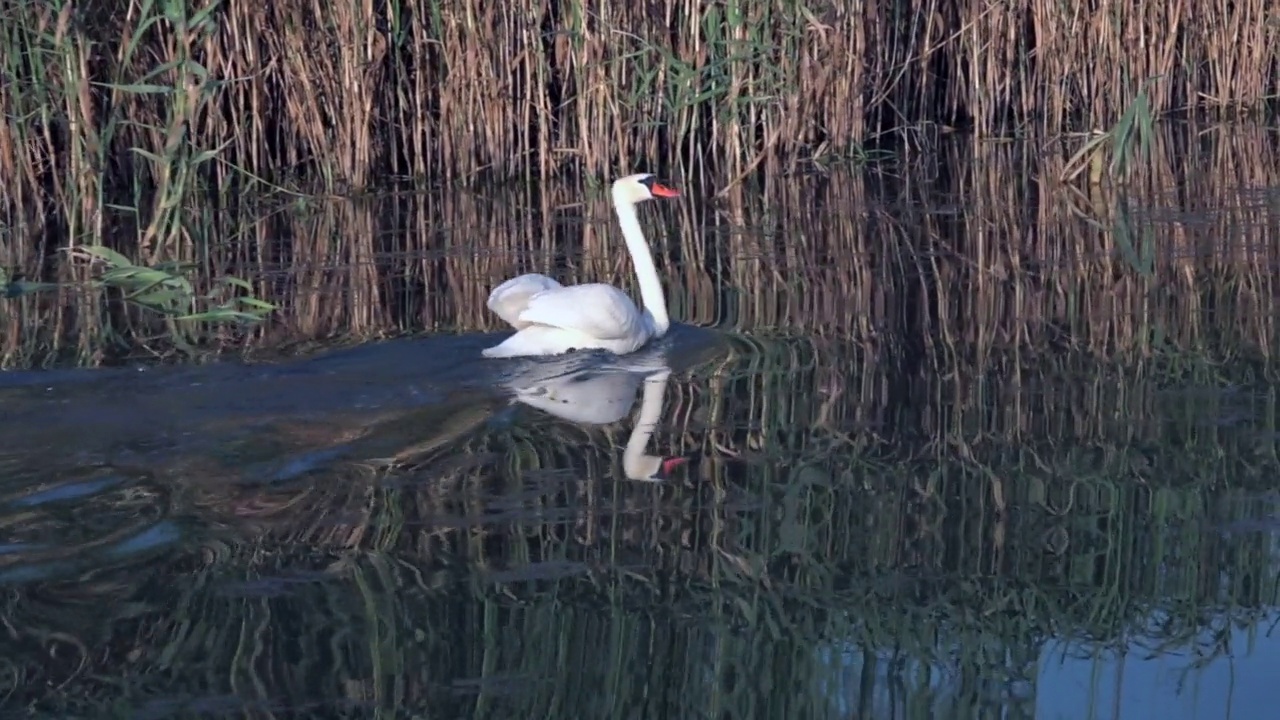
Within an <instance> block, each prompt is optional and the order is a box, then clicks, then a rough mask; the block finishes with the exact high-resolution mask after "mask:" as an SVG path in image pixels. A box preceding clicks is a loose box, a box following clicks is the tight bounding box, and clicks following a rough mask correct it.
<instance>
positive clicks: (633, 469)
mask: <svg viewBox="0 0 1280 720" xmlns="http://www.w3.org/2000/svg"><path fill="white" fill-rule="evenodd" d="M670 375H671V371H670V370H665V369H664V370H662V371H659V372H657V373H654V374H653V375H650V376H649V377H647V378H645V380H644V395H643V397H642V399H641V401H640V416H639V417H638V418H637V419H636V424H635V427H634V428H632V430H631V437H630V438H629V439H628V440H627V447H626V449H625V450H624V451H623V453H622V470H623V472H625V473H626V475H627V477H629V478H631V479H632V480H652V479H654V475H656V474H657V473H658V471H659V469H661V467H662V458H661V457H658V456H656V455H646V454H645V452H644V449H645V447H646V446H648V444H649V439H650V438H651V437H653V431H654V429H655V428H656V427H657V425H658V418H660V417H662V401H663V397H664V395H665V394H666V391H667V378H668V377H669V376H670Z"/></svg>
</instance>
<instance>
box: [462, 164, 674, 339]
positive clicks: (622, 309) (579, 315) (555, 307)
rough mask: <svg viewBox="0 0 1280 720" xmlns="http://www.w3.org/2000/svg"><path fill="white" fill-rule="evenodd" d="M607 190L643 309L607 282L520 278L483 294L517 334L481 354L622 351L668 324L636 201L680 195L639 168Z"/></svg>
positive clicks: (663, 330) (533, 276)
mask: <svg viewBox="0 0 1280 720" xmlns="http://www.w3.org/2000/svg"><path fill="white" fill-rule="evenodd" d="M611 194H612V196H613V207H614V210H615V211H616V212H617V213H618V224H619V225H621V226H622V236H623V237H624V238H625V239H626V241H627V250H628V251H630V253H631V262H632V263H633V264H634V265H635V269H636V276H637V277H638V278H639V279H640V298H641V300H643V301H644V312H643V313H642V312H640V310H638V309H637V308H636V305H635V303H634V302H632V301H631V298H629V297H627V294H626V293H624V292H622V291H621V290H619V289H618V288H616V287H613V286H612V285H606V284H604V283H590V284H587V285H571V286H569V287H564V286H563V285H561V284H560V283H558V282H556V281H555V280H552V279H551V278H549V277H547V276H546V275H539V274H537V273H531V274H528V275H521V276H519V277H515V278H512V279H510V280H508V281H506V282H504V283H502V284H501V285H499V286H498V287H496V288H494V289H493V292H491V293H489V302H488V307H489V309H490V310H492V311H493V312H494V313H496V314H497V315H498V317H500V318H502V319H503V320H505V321H507V322H508V323H510V324H511V326H512V327H514V328H515V329H516V334H515V335H512V336H511V337H509V338H507V339H506V340H503V341H502V342H501V343H499V344H497V345H494V346H493V347H491V348H486V349H485V350H483V351H482V354H483V355H484V356H485V357H491V358H495V357H519V356H525V355H559V354H560V353H565V352H570V351H573V350H608V351H610V352H612V353H614V354H617V355H625V354H627V353H630V352H634V351H636V350H637V349H639V348H640V347H642V346H644V344H645V343H646V342H648V341H649V340H650V339H651V338H658V337H662V336H663V335H665V334H666V332H667V328H668V327H670V326H671V320H670V318H669V317H667V301H666V298H664V297H663V295H662V281H661V280H659V279H658V271H657V269H656V268H654V265H653V255H652V254H651V253H650V252H649V243H648V242H646V241H645V239H644V232H643V231H641V230H640V221H639V220H637V219H636V205H637V204H638V203H641V202H644V201H645V200H652V199H654V198H655V197H679V195H680V193H678V192H676V191H675V190H672V189H671V188H669V187H666V186H665V185H662V184H660V183H658V182H657V181H656V180H655V179H654V176H653V175H650V174H649V173H639V174H637V175H628V176H627V177H624V178H621V179H619V180H617V181H615V182H614V183H613V190H612V193H611Z"/></svg>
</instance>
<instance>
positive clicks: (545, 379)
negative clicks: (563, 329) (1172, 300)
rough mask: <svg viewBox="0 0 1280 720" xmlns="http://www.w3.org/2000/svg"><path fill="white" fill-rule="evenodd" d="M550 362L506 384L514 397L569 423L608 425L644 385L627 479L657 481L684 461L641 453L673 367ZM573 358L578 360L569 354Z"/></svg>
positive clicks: (625, 459) (626, 455)
mask: <svg viewBox="0 0 1280 720" xmlns="http://www.w3.org/2000/svg"><path fill="white" fill-rule="evenodd" d="M567 360H571V358H565V359H564V360H554V361H551V363H552V364H550V365H547V364H540V365H533V366H531V367H529V368H527V369H526V370H525V371H524V372H522V373H520V374H518V375H516V376H515V377H513V378H511V379H510V380H508V381H507V382H506V387H507V388H508V389H509V390H510V391H511V392H512V393H514V398H513V399H514V400H515V401H516V402H519V403H523V404H525V405H528V406H530V407H534V408H537V409H539V410H541V411H543V412H546V413H550V414H552V415H555V416H556V417H560V418H564V419H565V420H568V421H570V422H575V423H581V424H584V425H608V424H610V423H615V422H617V421H619V420H621V419H622V418H623V417H625V416H626V415H627V413H628V412H629V411H630V410H631V408H632V407H633V406H634V405H635V402H636V390H637V388H638V387H639V386H640V385H641V384H643V385H644V392H643V393H642V399H641V403H640V413H639V416H638V417H637V418H636V423H635V425H634V426H633V427H632V429H631V436H630V438H628V440H627V446H626V448H625V449H624V450H623V452H622V472H623V474H624V475H626V477H627V478H628V479H631V480H643V481H648V482H660V481H663V480H666V479H668V478H669V477H671V474H672V472H673V471H674V470H675V469H676V468H677V467H679V466H681V465H683V464H685V463H686V462H688V460H689V458H687V457H683V456H679V455H677V456H661V455H650V454H648V453H646V452H645V448H646V447H647V446H648V445H649V440H650V438H652V437H653V432H654V430H655V429H656V428H657V425H658V420H659V419H660V418H661V417H662V405H663V400H664V398H665V396H666V391H667V379H668V378H669V377H670V376H671V368H670V367H669V366H667V365H665V364H663V363H662V362H661V360H659V361H657V362H650V363H644V364H641V365H631V364H628V365H604V366H600V365H598V364H595V363H593V364H583V363H580V362H566V361H567ZM572 360H576V358H572Z"/></svg>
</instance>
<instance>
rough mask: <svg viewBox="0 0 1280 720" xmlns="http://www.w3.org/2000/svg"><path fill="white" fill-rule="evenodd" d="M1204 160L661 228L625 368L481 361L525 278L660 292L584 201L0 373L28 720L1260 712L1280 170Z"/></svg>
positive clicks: (4, 504) (742, 209)
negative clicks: (244, 330) (220, 339)
mask: <svg viewBox="0 0 1280 720" xmlns="http://www.w3.org/2000/svg"><path fill="white" fill-rule="evenodd" d="M1195 137H1198V136H1195V135H1194V134H1188V133H1187V132H1186V131H1185V130H1181V131H1180V130H1169V131H1168V132H1167V134H1166V135H1163V136H1162V137H1161V139H1160V141H1159V142H1158V143H1157V148H1156V151H1157V154H1158V157H1160V158H1166V159H1168V160H1167V162H1166V163H1164V164H1162V163H1160V162H1153V163H1152V166H1151V168H1150V171H1149V173H1148V175H1147V176H1146V177H1145V180H1144V181H1143V182H1141V183H1137V184H1136V185H1135V186H1133V187H1131V188H1130V189H1129V191H1128V192H1119V191H1118V190H1115V189H1114V188H1112V189H1103V188H1094V189H1092V190H1091V189H1089V188H1084V189H1077V190H1069V189H1064V188H1066V187H1067V186H1059V185H1054V184H1053V183H1051V182H1050V181H1049V180H1047V179H1046V178H1051V177H1052V176H1053V174H1054V172H1055V170H1054V168H1051V167H1049V168H1046V167H1042V166H1039V165H1036V163H1037V162H1039V161H1038V160H1037V159H1036V155H1035V153H1034V152H1033V151H1032V150H1031V149H1029V148H1024V147H1020V146H1018V145H1016V144H1012V143H1010V144H1004V145H997V146H992V147H987V146H983V145H980V144H974V143H970V142H968V141H966V142H965V143H964V144H963V148H964V149H963V150H954V151H953V152H954V153H956V154H955V155H946V156H945V157H943V158H941V159H938V160H937V161H935V162H932V163H922V164H919V165H913V164H910V163H906V162H903V163H900V164H895V165H893V167H891V168H886V167H876V166H869V167H866V168H861V169H855V170H841V171H838V172H837V171H832V172H830V173H825V174H824V173H813V174H804V175H799V174H798V175H795V176H788V177H786V178H778V179H771V180H769V181H766V182H765V183H763V184H762V185H744V186H741V187H740V188H738V189H737V190H735V191H734V192H732V193H727V194H726V195H725V196H724V197H719V198H711V197H709V194H708V193H706V192H693V193H689V194H688V195H690V196H689V197H687V198H686V199H684V200H682V201H679V202H674V203H672V202H668V204H666V205H662V206H656V207H646V208H644V212H643V213H642V222H643V223H645V225H646V229H647V232H648V233H649V235H650V237H651V239H652V242H653V244H654V247H655V255H656V256H657V264H658V268H659V271H660V272H661V273H662V274H663V276H664V279H665V285H666V291H667V294H668V297H669V298H670V303H671V309H672V315H673V317H674V318H675V319H676V321H677V324H676V326H675V327H674V329H673V330H672V332H671V333H670V334H668V335H667V336H666V337H664V338H663V339H661V340H659V341H656V342H653V343H651V344H649V345H648V346H646V347H645V348H643V349H642V350H641V351H639V352H637V353H634V354H632V355H626V356H621V357H618V356H611V355H608V354H606V353H574V354H571V355H567V356H561V357H557V358H546V359H504V360H489V359H483V358H481V357H480V351H481V350H482V349H483V348H485V347H488V346H490V345H492V344H493V343H495V342H496V341H497V340H499V339H501V338H502V337H504V332H503V331H502V330H501V328H500V326H499V324H498V323H497V322H495V319H494V318H492V317H490V316H489V314H488V313H487V311H486V310H485V308H484V298H485V294H486V293H487V291H488V289H489V288H491V287H493V286H494V285H495V284H496V283H497V282H500V281H501V280H502V279H504V278H506V277H511V276H514V275H515V274H517V273H519V272H524V271H528V270H533V271H540V272H548V273H550V274H553V275H555V276H556V277H557V278H558V279H560V280H562V281H564V282H582V281H588V280H591V281H596V280H598V281H605V282H612V283H614V284H616V285H619V286H620V287H623V288H624V289H627V290H628V291H630V292H632V293H633V295H634V293H635V283H634V280H633V279H632V278H631V276H630V267H629V265H628V264H627V263H626V262H625V257H624V256H623V255H621V254H619V252H618V251H617V245H618V241H617V237H616V230H615V229H614V227H613V225H612V218H611V216H610V214H609V209H608V206H607V203H606V202H605V201H604V200H603V198H602V197H601V196H600V195H599V192H598V191H593V190H591V189H590V188H585V189H584V188H582V187H571V186H566V187H559V186H556V187H550V186H548V187H543V188H538V189H529V188H521V189H518V190H516V191H510V192H509V191H507V190H505V189H502V190H494V191H492V192H491V193H488V194H485V193H475V192H472V193H463V192H461V191H458V192H453V193H448V194H443V195H432V196H426V195H422V196H393V197H385V198H374V199H370V200H365V201H360V202H354V201H340V200H335V201H332V202H330V203H324V204H314V205H310V206H307V207H306V208H302V209H298V210H296V211H295V212H292V213H288V214H277V215H276V216H273V218H271V219H268V220H263V221H261V223H259V224H258V225H254V226H252V227H250V226H247V225H246V226H245V228H244V229H243V230H244V231H243V233H242V234H241V236H240V239H239V240H238V241H237V242H239V243H241V244H242V245H243V244H244V243H253V242H260V243H267V242H273V243H282V245H281V248H283V249H280V250H279V251H278V252H276V253H275V254H274V255H273V257H274V260H272V262H271V263H265V262H262V261H261V260H258V261H255V262H256V265H254V264H253V263H249V264H245V265H242V266H238V267H236V269H237V270H238V271H240V272H241V273H242V274H247V275H251V276H252V277H255V278H258V279H264V278H265V279H266V280H267V282H269V284H270V286H271V287H272V288H273V290H272V294H271V295H270V298H269V299H271V300H272V301H273V302H278V303H279V304H280V305H281V310H280V311H279V312H278V313H277V316H276V317H275V318H273V319H272V320H271V321H270V323H268V325H267V326H266V327H264V329H263V330H262V331H261V333H260V334H258V335H256V336H254V338H252V342H251V344H253V346H254V352H252V353H250V354H249V355H247V356H245V357H244V358H242V359H236V360H231V359H228V360H224V361H220V362H214V363H206V364H171V365H150V364H141V363H135V364H132V365H125V366H122V367H112V368H98V369H71V368H65V369H56V370H12V371H7V372H3V373H0V407H3V408H4V412H3V414H2V415H0V634H3V636H4V647H5V648H6V651H5V652H4V653H3V660H2V661H0V710H2V711H3V714H4V716H6V717H7V716H9V715H10V714H11V713H16V714H18V715H23V716H35V717H60V718H62V717H128V718H149V719H159V718H179V717H230V716H235V717H388V718H390V717H422V718H427V717H431V718H436V717H441V718H455V717H473V718H529V717H568V718H595V717H600V718H614V717H631V718H717V719H720V718H776V717H788V718H790V717H795V718H850V717H859V718H862V717H876V718H949V717H966V718H968V717H1002V718H1006V717H1007V718H1014V717H1026V718H1032V717H1034V718H1059V717H1061V718H1083V717H1092V718H1148V717H1160V718H1188V719H1189V718H1208V717H1212V718H1254V717H1269V712H1270V708H1271V706H1272V705H1273V704H1274V703H1273V702H1272V698H1273V697H1274V696H1273V695H1272V693H1273V685H1274V681H1273V680H1272V679H1271V678H1272V676H1271V675H1270V673H1271V672H1273V671H1274V668H1275V667H1277V665H1278V664H1280V639H1277V638H1276V636H1275V633H1276V625H1277V623H1278V622H1280V606H1278V604H1277V596H1276V593H1277V582H1278V581H1280V562H1278V561H1280V543H1278V542H1277V540H1278V538H1280V491H1277V488H1276V485H1275V478H1276V477H1280V455H1278V454H1277V450H1278V449H1280V442H1278V439H1277V431H1276V428H1277V385H1276V379H1275V378H1276V375H1275V367H1274V365H1273V361H1272V358H1273V357H1274V354H1275V351H1276V350H1277V349H1280V346H1278V344H1277V343H1278V340H1277V337H1278V336H1277V333H1276V330H1277V328H1276V324H1275V323H1276V321H1275V318H1276V317H1277V312H1276V311H1277V309H1280V308H1278V307H1277V295H1276V292H1275V289H1276V288H1275V285H1274V280H1273V278H1274V277H1275V271H1276V260H1277V239H1280V190H1278V189H1277V188H1280V157H1277V155H1280V150H1277V148H1276V147H1275V143H1274V142H1273V138H1274V131H1272V130H1269V129H1266V128H1247V127H1246V128H1239V129H1236V130H1233V131H1231V132H1230V133H1228V132H1226V131H1223V132H1222V133H1221V134H1220V135H1219V136H1215V137H1214V138H1213V140H1212V142H1208V141H1201V140H1194V138H1195ZM693 185H696V184H693ZM575 197H578V198H580V199H578V200H575V199H574V198H575ZM224 252H226V253H227V257H228V258H230V257H247V256H248V255H249V254H246V253H244V252H243V249H242V246H241V247H237V246H235V245H234V244H232V245H229V246H228V247H227V248H226V249H225V250H224ZM254 257H260V256H258V255H256V254H254ZM228 262H230V261H228ZM251 265H252V267H251ZM250 271H252V272H250ZM44 311H47V312H60V310H57V309H56V308H55V309H47V308H46V309H45V310H44ZM5 342H8V343H10V347H11V348H12V347H16V345H15V343H20V342H21V341H20V339H15V336H13V335H7V336H5Z"/></svg>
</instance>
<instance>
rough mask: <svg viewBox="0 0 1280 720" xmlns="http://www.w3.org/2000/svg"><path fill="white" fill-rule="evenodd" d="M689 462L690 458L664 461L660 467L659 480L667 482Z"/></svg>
mask: <svg viewBox="0 0 1280 720" xmlns="http://www.w3.org/2000/svg"><path fill="white" fill-rule="evenodd" d="M687 462H689V458H687V457H669V458H666V459H664V460H663V461H662V464H661V465H659V466H658V474H657V478H658V479H659V480H666V479H667V478H669V477H671V473H672V471H674V470H675V469H676V468H678V467H680V466H681V465H684V464H685V463H687Z"/></svg>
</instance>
